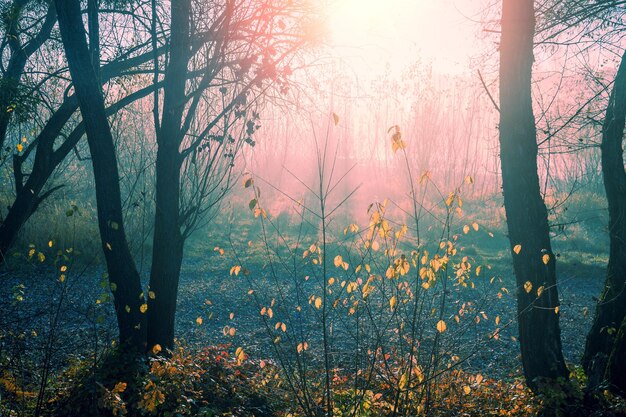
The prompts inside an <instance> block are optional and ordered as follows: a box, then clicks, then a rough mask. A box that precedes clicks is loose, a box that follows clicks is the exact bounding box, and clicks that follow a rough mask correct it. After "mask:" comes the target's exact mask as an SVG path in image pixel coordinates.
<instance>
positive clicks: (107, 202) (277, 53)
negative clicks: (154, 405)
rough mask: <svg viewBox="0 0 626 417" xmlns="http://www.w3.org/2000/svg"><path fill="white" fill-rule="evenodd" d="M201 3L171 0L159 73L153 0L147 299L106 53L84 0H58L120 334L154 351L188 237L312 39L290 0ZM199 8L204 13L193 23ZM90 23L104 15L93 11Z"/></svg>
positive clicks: (167, 328)
mask: <svg viewBox="0 0 626 417" xmlns="http://www.w3.org/2000/svg"><path fill="white" fill-rule="evenodd" d="M192 5H193V3H192V2H191V0H184V1H177V2H171V3H170V13H169V16H170V26H169V31H170V33H171V35H170V36H171V38H170V39H168V40H166V41H167V42H169V47H167V50H168V56H167V57H166V59H165V60H164V61H165V62H166V63H167V64H166V69H165V75H164V77H163V79H162V81H159V78H160V76H159V67H158V65H159V62H160V60H159V53H158V49H159V48H157V42H155V41H154V36H156V35H155V33H154V28H155V27H156V25H155V23H154V19H155V15H154V14H155V13H156V10H157V7H156V2H152V11H153V24H152V36H153V39H152V42H151V44H152V45H153V52H154V53H153V57H154V58H153V60H154V62H155V66H154V68H153V89H155V99H154V103H153V105H154V111H153V114H154V120H155V132H156V138H157V140H156V141H157V146H158V151H157V155H156V164H155V166H156V171H155V174H156V184H155V189H156V201H155V203H156V208H155V221H154V246H153V257H152V268H151V276H150V286H149V288H148V292H147V295H148V297H147V298H148V301H147V303H145V302H144V301H145V297H144V293H143V292H142V291H141V282H140V280H139V276H138V274H137V269H136V267H135V264H134V260H133V257H132V255H131V253H130V251H129V250H128V244H127V241H126V235H125V229H124V224H123V219H122V216H121V202H120V200H121V198H120V189H119V181H120V177H119V174H118V171H117V159H116V153H115V147H114V144H113V137H112V134H111V129H110V126H109V124H108V121H107V118H106V110H105V107H104V101H103V99H102V91H101V89H100V84H99V82H98V71H97V69H96V68H94V65H92V63H93V62H98V61H99V60H98V59H94V57H93V53H94V50H95V48H92V50H91V55H90V50H89V48H88V47H87V43H86V40H85V29H84V27H83V24H82V21H81V19H80V17H81V15H80V9H79V1H78V0H75V1H72V2H67V3H63V2H62V1H58V2H57V7H58V14H59V16H60V17H59V22H60V23H59V25H60V28H61V34H62V39H63V46H64V49H65V54H66V57H67V61H68V64H69V67H70V74H71V77H72V82H73V84H74V89H75V91H76V95H77V97H78V103H79V105H80V109H81V114H82V118H83V123H84V125H85V132H86V133H87V140H88V144H89V148H90V152H91V156H92V161H93V167H94V178H95V183H96V200H97V206H98V223H99V229H100V234H101V239H102V246H103V251H104V253H105V258H106V261H107V269H108V272H109V279H110V281H111V285H112V290H113V295H114V299H115V306H116V311H117V313H118V315H117V318H118V324H119V326H120V338H121V339H122V341H123V342H124V344H125V345H127V346H130V347H133V348H144V347H145V346H146V343H147V347H148V348H152V347H153V346H155V345H160V346H161V347H162V348H172V347H173V343H174V323H175V312H176V300H177V291H178V281H179V276H180V267H181V263H182V259H183V248H184V242H185V239H186V238H187V237H189V236H190V234H191V233H192V232H193V230H195V228H196V227H197V226H198V224H199V223H200V222H202V220H203V219H204V218H206V216H207V214H209V213H210V210H211V209H212V208H214V207H216V206H217V205H218V204H219V202H220V201H221V199H222V198H223V197H224V196H225V194H226V192H227V191H228V190H229V189H230V187H231V186H232V179H233V178H234V176H233V175H232V170H233V167H234V166H235V161H236V157H237V155H238V154H239V153H240V151H241V149H242V147H243V146H244V145H246V144H247V145H250V146H253V145H254V140H253V139H252V135H253V134H254V132H255V131H256V130H257V129H258V127H259V126H258V124H257V121H258V118H259V116H258V113H257V112H256V111H253V106H254V103H255V102H256V101H257V99H258V98H259V97H260V96H262V95H263V94H264V93H265V91H266V90H267V88H268V87H269V86H270V85H277V86H278V87H281V88H285V87H286V83H285V78H284V77H286V75H285V74H289V73H290V69H289V67H288V64H287V59H288V58H291V57H292V55H293V53H294V52H295V51H297V50H298V48H299V46H300V45H301V43H302V39H301V38H298V37H297V36H295V35H294V31H298V30H299V29H300V27H299V26H298V25H293V26H290V25H287V24H285V22H284V21H282V20H283V19H285V20H288V19H291V17H292V16H293V13H295V11H297V10H299V9H298V7H299V5H294V3H293V2H292V1H285V2H284V3H275V4H273V7H272V8H268V7H267V5H266V4H265V3H264V2H258V3H257V2H250V3H245V4H244V3H242V4H237V3H236V2H234V1H227V2H226V4H225V5H223V6H222V5H221V4H218V3H212V2H198V3H196V4H195V6H196V9H194V7H192ZM94 7H95V6H94ZM203 7H208V8H209V10H208V11H207V10H203ZM194 13H197V14H198V15H202V16H203V19H199V20H198V19H195V17H194ZM90 19H94V16H93V14H92V15H91V16H90ZM92 27H97V24H95V23H93V24H92ZM90 39H93V33H92V34H91V36H90ZM294 39H295V40H294ZM198 40H201V41H202V42H198ZM94 42H95V41H92V45H93V43H94ZM196 44H199V46H197V45H196ZM171 45H176V47H171ZM281 65H284V68H281ZM190 66H191V67H192V68H189V67H190ZM96 67H97V65H96ZM161 85H162V86H163V90H164V96H163V103H162V104H163V105H162V107H163V111H162V114H159V110H158V107H159V99H158V88H160V86H161ZM130 301H132V303H131V302H130ZM145 313H147V314H145ZM146 315H147V317H148V320H147V325H146V321H145V320H144V317H145V316H146ZM146 329H147V330H146ZM129 332H130V333H129ZM123 335H127V336H125V337H123ZM128 335H130V336H128Z"/></svg>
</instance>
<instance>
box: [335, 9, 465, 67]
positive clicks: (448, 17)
mask: <svg viewBox="0 0 626 417" xmlns="http://www.w3.org/2000/svg"><path fill="white" fill-rule="evenodd" d="M330 1H331V2H330V3H329V4H328V7H327V13H328V22H327V25H328V30H329V32H330V37H331V42H332V44H333V46H334V47H335V48H338V49H339V50H340V52H338V53H339V54H340V55H341V56H342V57H344V58H349V59H355V58H356V59H358V60H360V61H361V62H360V64H365V67H366V68H365V69H367V70H369V71H370V72H371V73H374V72H380V71H382V70H383V69H385V67H386V66H387V64H389V65H390V67H391V70H395V69H397V68H400V67H406V66H408V65H410V63H412V62H415V61H417V60H422V61H423V62H424V61H427V62H431V63H432V65H433V68H434V69H435V70H437V71H438V72H443V73H457V74H458V73H460V72H463V71H467V70H468V62H469V58H470V57H471V56H472V55H475V54H476V52H477V47H476V44H477V42H476V34H475V28H476V25H472V24H471V22H470V21H469V20H468V19H467V18H466V17H465V16H464V13H466V12H467V13H468V14H471V9H472V7H475V6H474V5H473V4H471V2H470V0H456V1H453V0H437V1H433V0H387V1H381V0H330ZM461 10H462V12H461ZM360 70H364V68H360Z"/></svg>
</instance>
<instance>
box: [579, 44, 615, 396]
mask: <svg viewBox="0 0 626 417" xmlns="http://www.w3.org/2000/svg"><path fill="white" fill-rule="evenodd" d="M625 122H626V53H625V54H624V55H623V56H622V62H621V64H620V66H619V70H618V71H617V75H616V77H615V84H614V86H613V91H612V92H611V97H610V99H609V105H608V107H607V110H606V118H605V120H604V125H603V126H602V144H601V147H600V148H601V151H602V175H603V177H604V188H605V190H606V198H607V200H608V204H609V235H610V253H609V264H608V267H607V274H606V282H605V284H604V291H603V293H602V296H601V297H600V300H599V301H598V305H597V308H596V315H595V319H594V322H593V326H592V328H591V331H590V332H589V334H588V335H587V344H586V346H585V353H584V355H583V359H582V363H583V367H584V369H585V371H586V372H587V375H588V376H589V387H590V388H591V389H594V388H597V387H598V386H599V385H600V384H601V383H602V382H603V381H604V379H605V378H606V377H609V381H608V382H609V383H610V384H615V385H616V386H617V387H619V389H620V390H621V391H622V392H623V391H624V390H625V388H626V385H625V384H624V374H619V375H617V374H616V373H615V372H614V371H613V372H607V371H609V370H610V369H613V370H614V369H617V368H618V367H620V366H621V367H622V368H623V367H624V362H626V356H625V355H624V347H623V343H624V342H623V331H621V336H620V337H621V339H620V340H621V342H620V344H621V349H619V348H618V349H617V351H616V352H620V351H621V355H619V354H618V355H613V354H612V352H613V351H614V349H615V348H616V345H615V342H616V337H617V335H618V334H619V333H618V331H619V330H620V327H623V326H622V324H623V323H624V318H625V317H626V287H625V283H626V172H625V171H624V151H623V148H622V142H623V138H624V124H625ZM610 356H613V358H614V359H615V360H613V361H612V362H613V363H612V364H611V365H610V366H609V364H608V361H609V357H610ZM616 361H617V362H621V363H615V362H616ZM607 366H609V368H610V369H607ZM625 373H626V371H625Z"/></svg>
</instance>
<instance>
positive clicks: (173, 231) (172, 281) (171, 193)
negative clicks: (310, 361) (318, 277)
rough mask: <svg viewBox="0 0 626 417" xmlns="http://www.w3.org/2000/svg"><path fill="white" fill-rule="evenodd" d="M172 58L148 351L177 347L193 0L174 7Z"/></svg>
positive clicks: (159, 167) (160, 157)
mask: <svg viewBox="0 0 626 417" xmlns="http://www.w3.org/2000/svg"><path fill="white" fill-rule="evenodd" d="M171 8H172V9H171V10H172V13H171V16H172V22H171V40H170V45H172V46H173V47H172V48H170V59H169V64H168V67H167V70H166V72H165V80H164V91H163V94H164V96H163V116H162V120H161V126H160V128H159V129H158V131H157V145H158V151H157V159H156V213H155V223H154V243H153V251H152V269H151V274H150V291H151V292H152V294H153V295H154V299H149V300H148V301H149V305H148V347H149V348H151V347H152V346H154V345H157V344H159V345H161V346H162V347H163V348H172V347H173V344H174V320H175V316H176V299H177V296H178V281H179V278H180V266H181V262H182V257H183V246H184V239H183V236H182V234H181V222H180V170H181V161H182V156H181V154H180V150H179V147H180V146H181V142H182V140H183V136H184V130H183V127H182V124H183V123H182V122H183V113H184V110H185V102H186V100H185V84H186V80H187V64H188V62H189V59H190V35H189V30H190V17H191V2H190V0H178V1H176V2H172V4H171Z"/></svg>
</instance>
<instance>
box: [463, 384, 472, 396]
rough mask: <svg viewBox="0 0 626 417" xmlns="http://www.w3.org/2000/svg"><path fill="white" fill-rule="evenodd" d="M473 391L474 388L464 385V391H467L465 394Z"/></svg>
mask: <svg viewBox="0 0 626 417" xmlns="http://www.w3.org/2000/svg"><path fill="white" fill-rule="evenodd" d="M471 391H472V389H471V388H470V387H469V386H468V385H465V386H463V392H464V393H465V395H469V393H470V392H471Z"/></svg>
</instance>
